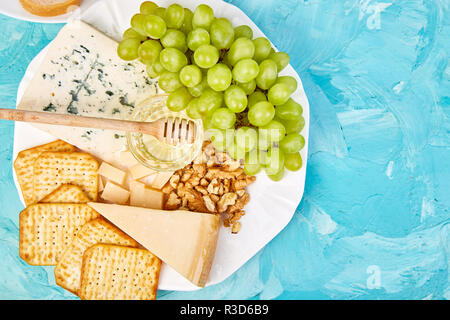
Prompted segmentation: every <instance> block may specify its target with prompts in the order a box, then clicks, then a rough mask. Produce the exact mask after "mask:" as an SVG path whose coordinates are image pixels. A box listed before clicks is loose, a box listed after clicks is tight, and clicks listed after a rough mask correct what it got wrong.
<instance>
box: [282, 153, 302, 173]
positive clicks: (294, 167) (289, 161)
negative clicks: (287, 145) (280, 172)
mask: <svg viewBox="0 0 450 320" xmlns="http://www.w3.org/2000/svg"><path fill="white" fill-rule="evenodd" d="M302 163H303V162H302V156H301V155H300V153H298V152H297V153H288V154H285V156H284V166H285V168H286V169H288V170H289V171H298V170H300V168H301V167H302Z"/></svg>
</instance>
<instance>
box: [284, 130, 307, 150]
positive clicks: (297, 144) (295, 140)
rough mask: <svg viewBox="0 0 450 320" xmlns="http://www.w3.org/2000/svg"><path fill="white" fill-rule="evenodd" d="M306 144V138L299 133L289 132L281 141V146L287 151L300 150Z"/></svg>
mask: <svg viewBox="0 0 450 320" xmlns="http://www.w3.org/2000/svg"><path fill="white" fill-rule="evenodd" d="M304 146H305V138H303V136H302V135H300V134H299V133H289V134H288V135H287V136H286V137H285V138H284V139H283V140H281V141H280V148H281V149H282V150H283V151H284V152H285V153H296V152H299V151H300V150H301V149H302V148H303V147H304Z"/></svg>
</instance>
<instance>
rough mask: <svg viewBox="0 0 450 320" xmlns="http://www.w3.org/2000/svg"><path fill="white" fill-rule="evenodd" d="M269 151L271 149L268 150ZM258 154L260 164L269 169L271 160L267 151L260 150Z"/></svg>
mask: <svg viewBox="0 0 450 320" xmlns="http://www.w3.org/2000/svg"><path fill="white" fill-rule="evenodd" d="M268 149H269V148H268ZM257 152H258V161H259V164H260V165H261V167H267V166H268V165H269V163H270V161H269V160H270V159H269V157H268V156H267V149H264V150H263V149H260V150H258V151H257Z"/></svg>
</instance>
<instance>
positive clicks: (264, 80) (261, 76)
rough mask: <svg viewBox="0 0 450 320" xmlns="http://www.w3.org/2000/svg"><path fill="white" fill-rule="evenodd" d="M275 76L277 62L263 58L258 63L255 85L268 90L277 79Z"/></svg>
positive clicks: (276, 73)
mask: <svg viewBox="0 0 450 320" xmlns="http://www.w3.org/2000/svg"><path fill="white" fill-rule="evenodd" d="M277 76H278V72H277V64H276V63H275V62H274V61H273V60H270V59H267V60H264V61H263V62H261V64H260V65H259V73H258V76H257V77H256V85H257V86H258V87H259V88H261V89H263V90H268V89H269V88H270V87H271V86H272V85H273V84H274V83H275V81H276V80H277Z"/></svg>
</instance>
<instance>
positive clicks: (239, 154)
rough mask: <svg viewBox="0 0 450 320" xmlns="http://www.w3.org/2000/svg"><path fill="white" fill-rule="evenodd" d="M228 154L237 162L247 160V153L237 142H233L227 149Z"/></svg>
mask: <svg viewBox="0 0 450 320" xmlns="http://www.w3.org/2000/svg"><path fill="white" fill-rule="evenodd" d="M227 152H228V154H229V155H230V156H231V157H232V158H233V159H235V160H241V159H245V151H244V150H243V149H241V148H239V147H238V146H237V144H236V142H233V143H232V144H230V145H229V146H228V147H227Z"/></svg>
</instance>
